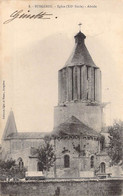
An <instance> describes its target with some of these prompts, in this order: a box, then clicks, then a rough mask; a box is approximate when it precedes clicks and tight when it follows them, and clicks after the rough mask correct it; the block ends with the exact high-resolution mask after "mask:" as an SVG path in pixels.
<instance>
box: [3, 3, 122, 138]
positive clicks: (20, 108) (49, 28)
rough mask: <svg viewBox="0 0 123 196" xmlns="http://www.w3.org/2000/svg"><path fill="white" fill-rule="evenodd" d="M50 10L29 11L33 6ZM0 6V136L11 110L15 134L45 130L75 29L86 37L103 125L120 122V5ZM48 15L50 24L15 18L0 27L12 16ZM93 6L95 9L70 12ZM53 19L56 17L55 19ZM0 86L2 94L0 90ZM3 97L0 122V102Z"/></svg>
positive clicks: (4, 4) (49, 123) (51, 117)
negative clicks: (97, 75) (98, 75)
mask: <svg viewBox="0 0 123 196" xmlns="http://www.w3.org/2000/svg"><path fill="white" fill-rule="evenodd" d="M46 4H47V5H52V8H51V9H50V8H47V9H42V8H34V6H35V5H46ZM69 4H70V5H72V6H73V7H72V8H58V7H57V5H62V6H66V5H68V2H66V1H59V2H58V1H52V3H51V1H45V2H44V1H30V2H28V1H26V2H25V1H17V2H16V1H13V2H11V1H6V2H4V1H2V3H1V5H0V6H1V7H0V9H1V10H2V12H1V16H2V22H1V27H2V30H1V34H0V39H1V48H0V49H1V51H2V52H1V53H0V58H1V65H0V67H1V69H0V91H1V102H0V106H1V111H0V112H1V119H0V136H1V135H2V133H3V130H4V127H5V124H6V121H7V117H8V114H9V112H10V110H11V109H12V110H13V112H14V116H15V121H16V124H17V129H18V131H41V132H45V131H51V130H52V129H53V120H54V119H53V111H54V106H56V105H57V103H58V90H57V89H58V70H59V69H60V68H62V67H63V66H64V64H65V62H66V61H67V59H68V58H69V56H70V54H71V52H72V49H73V46H74V35H75V34H77V33H78V31H79V27H78V24H79V23H80V22H81V23H82V30H81V31H82V32H83V33H84V34H85V35H86V40H85V43H86V46H87V48H88V50H89V52H90V54H91V56H92V58H93V60H94V62H95V64H96V65H97V66H98V67H100V69H101V71H102V101H103V102H111V103H110V104H108V105H107V108H106V109H105V119H106V123H107V125H109V124H111V123H112V122H113V120H114V119H121V120H123V101H122V100H123V77H122V75H123V58H122V54H123V37H122V35H123V14H122V10H123V1H122V0H119V1H118V2H116V1H115V0H107V1H103V0H96V1H95V0H93V1H91V0H86V1H85V0H83V1H76V2H75V1H70V2H69ZM29 5H30V6H31V8H30V12H31V13H38V12H40V11H42V10H44V11H47V12H48V13H53V16H52V18H51V19H50V20H39V19H37V20H29V19H27V20H26V19H16V20H13V21H12V22H11V23H8V24H3V22H4V21H5V20H7V19H8V18H9V16H10V14H11V13H12V12H14V11H15V10H21V9H23V10H24V12H27V11H28V9H29ZM75 5H82V6H88V5H96V6H97V8H87V7H86V8H75ZM56 17H57V18H56ZM3 81H5V89H4V90H3ZM3 93H5V118H4V119H2V116H3V109H2V107H3V100H2V96H3Z"/></svg>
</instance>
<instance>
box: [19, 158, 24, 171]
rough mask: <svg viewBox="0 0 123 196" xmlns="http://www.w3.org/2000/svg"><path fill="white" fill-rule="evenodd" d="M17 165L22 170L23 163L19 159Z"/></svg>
mask: <svg viewBox="0 0 123 196" xmlns="http://www.w3.org/2000/svg"><path fill="white" fill-rule="evenodd" d="M18 165H19V169H20V170H22V169H23V168H24V162H23V160H22V158H19V162H18Z"/></svg>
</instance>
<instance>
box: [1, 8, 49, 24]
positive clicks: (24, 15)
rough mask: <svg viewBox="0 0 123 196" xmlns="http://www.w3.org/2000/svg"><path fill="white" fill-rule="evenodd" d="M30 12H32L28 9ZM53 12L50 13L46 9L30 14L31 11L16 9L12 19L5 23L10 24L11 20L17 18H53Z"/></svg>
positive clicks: (11, 15) (11, 16)
mask: <svg viewBox="0 0 123 196" xmlns="http://www.w3.org/2000/svg"><path fill="white" fill-rule="evenodd" d="M28 12H30V11H29V10H28ZM52 15H53V14H48V13H46V12H44V11H42V12H40V13H38V14H30V13H24V11H23V10H16V11H15V12H13V13H12V14H10V19H8V20H6V21H5V22H4V23H3V24H8V23H10V22H12V21H13V20H15V19H17V18H18V19H23V18H25V19H51V16H52Z"/></svg>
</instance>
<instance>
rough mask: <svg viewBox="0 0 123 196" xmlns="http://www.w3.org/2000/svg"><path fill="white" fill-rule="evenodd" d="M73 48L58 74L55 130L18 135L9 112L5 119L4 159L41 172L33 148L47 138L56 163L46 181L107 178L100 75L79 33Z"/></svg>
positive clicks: (107, 159) (107, 162) (82, 36)
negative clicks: (96, 176)
mask: <svg viewBox="0 0 123 196" xmlns="http://www.w3.org/2000/svg"><path fill="white" fill-rule="evenodd" d="M74 38H75V46H74V49H73V52H72V54H71V55H70V57H69V58H68V60H67V62H66V63H65V65H64V67H62V68H61V69H60V70H59V71H58V105H57V106H55V108H54V128H53V131H52V132H50V133H48V134H47V133H40V132H37V133H36V132H33V133H32V132H19V131H18V130H17V127H16V123H15V119H14V115H13V112H12V111H11V112H10V114H9V117H8V120H7V124H6V127H5V130H4V134H3V138H2V154H3V155H2V156H3V159H8V158H12V159H15V160H16V161H17V162H18V164H20V163H21V164H22V165H24V166H25V167H26V168H27V170H28V171H38V170H40V168H39V165H38V160H37V157H36V156H35V154H34V151H33V149H34V148H38V146H39V145H40V144H41V143H43V141H44V138H45V136H48V137H50V142H51V144H52V145H53V148H54V151H55V155H56V161H55V163H54V166H53V167H52V168H51V169H50V171H49V172H48V176H49V177H55V178H80V177H94V175H95V174H96V173H102V174H104V173H106V172H107V169H108V167H109V160H110V159H109V157H108V155H107V152H106V145H105V138H104V136H103V135H102V134H101V133H102V132H101V130H102V127H103V106H104V105H103V104H102V101H101V92H102V89H101V71H100V68H99V67H98V66H97V65H96V64H95V63H94V61H93V59H92V57H91V56H90V54H89V51H88V49H87V48H86V45H85V38H86V36H85V35H84V34H83V33H82V32H81V31H79V33H77V35H75V37H74Z"/></svg>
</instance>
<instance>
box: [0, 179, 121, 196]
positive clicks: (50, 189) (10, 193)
mask: <svg viewBox="0 0 123 196" xmlns="http://www.w3.org/2000/svg"><path fill="white" fill-rule="evenodd" d="M0 189H1V190H0V192H1V193H0V196H112V195H113V196H121V195H123V179H122V180H121V179H119V180H118V179H117V180H116V179H112V180H111V179H110V180H109V179H108V180H103V179H102V180H43V181H37V182H35V181H30V182H29V181H26V182H0Z"/></svg>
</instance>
